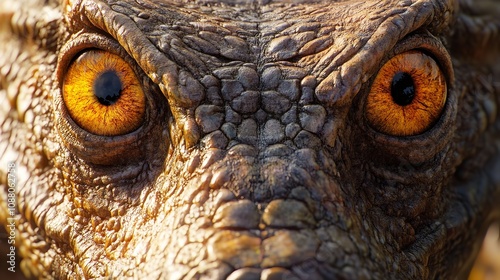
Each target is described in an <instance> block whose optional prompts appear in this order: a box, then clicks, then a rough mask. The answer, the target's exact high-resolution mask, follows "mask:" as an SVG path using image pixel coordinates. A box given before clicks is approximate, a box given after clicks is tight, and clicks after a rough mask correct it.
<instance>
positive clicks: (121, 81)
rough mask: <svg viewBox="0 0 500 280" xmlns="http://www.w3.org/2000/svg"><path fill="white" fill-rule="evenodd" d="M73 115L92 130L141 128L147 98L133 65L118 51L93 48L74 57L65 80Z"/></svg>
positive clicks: (113, 132)
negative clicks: (114, 52) (121, 56)
mask: <svg viewBox="0 0 500 280" xmlns="http://www.w3.org/2000/svg"><path fill="white" fill-rule="evenodd" d="M63 100H64V103H65V104H66V108H67V109H68V112H69V114H70V116H71V118H72V119H73V120H74V121H75V122H76V123H77V124H78V125H79V126H80V127H82V128H83V129H85V130H87V131H88V132H90V133H93V134H97V135H104V136H116V135H122V134H126V133H129V132H132V131H134V130H136V129H137V128H139V127H140V126H141V124H142V123H143V120H144V113H145V109H146V98H145V95H144V92H143V90H142V87H141V84H140V82H139V80H138V79H137V77H136V75H135V73H134V70H133V69H132V68H131V67H130V65H129V64H128V63H127V62H126V61H125V60H123V59H122V58H120V57H119V56H117V55H115V54H111V53H109V52H105V51H102V50H89V51H86V52H84V53H83V54H81V55H80V56H79V57H78V58H77V59H76V60H75V61H73V62H72V63H71V65H70V67H69V69H68V70H67V72H66V77H65V78H64V83H63Z"/></svg>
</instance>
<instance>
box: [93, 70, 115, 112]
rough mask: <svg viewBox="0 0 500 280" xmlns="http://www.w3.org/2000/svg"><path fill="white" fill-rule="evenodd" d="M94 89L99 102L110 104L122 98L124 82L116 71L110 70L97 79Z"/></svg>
mask: <svg viewBox="0 0 500 280" xmlns="http://www.w3.org/2000/svg"><path fill="white" fill-rule="evenodd" d="M93 90H94V95H95V96H96V97H97V100H99V103H101V104H102V105H106V106H109V105H112V104H115V103H116V101H118V99H119V98H120V96H121V91H122V82H121V80H120V77H118V75H117V74H116V72H115V71H113V70H108V71H106V72H104V73H102V74H101V75H99V77H98V78H97V79H95V82H94V86H93Z"/></svg>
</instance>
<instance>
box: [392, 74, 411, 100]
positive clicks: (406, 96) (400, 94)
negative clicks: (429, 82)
mask: <svg viewBox="0 0 500 280" xmlns="http://www.w3.org/2000/svg"><path fill="white" fill-rule="evenodd" d="M391 96H392V100H394V102H395V103H396V104H398V105H401V106H406V105H409V104H411V102H412V101H413V99H414V98H415V85H414V83H413V78H412V77H411V75H410V74H408V73H406V72H397V73H396V74H395V75H394V77H393V78H392V83H391Z"/></svg>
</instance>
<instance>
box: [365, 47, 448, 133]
mask: <svg viewBox="0 0 500 280" xmlns="http://www.w3.org/2000/svg"><path fill="white" fill-rule="evenodd" d="M446 94H447V89H446V81H445V78H444V75H443V73H442V72H441V70H440V68H439V66H438V65H437V63H436V61H434V59H432V58H431V57H430V56H428V55H426V54H424V53H422V52H419V51H409V52H405V53H402V54H399V55H396V56H394V57H393V58H391V59H390V60H389V61H388V62H387V63H385V64H384V66H382V68H381V69H380V71H379V72H378V74H377V76H376V77H375V80H374V81H373V84H372V87H371V90H370V93H369V95H368V97H367V106H366V117H367V119H368V122H369V123H370V125H371V126H372V127H373V128H374V129H375V130H377V131H379V132H382V133H385V134H389V135H393V136H412V135H418V134H421V133H423V132H425V131H426V130H428V129H429V128H431V127H432V125H433V124H434V123H435V122H436V121H437V120H438V118H439V117H440V116H441V112H442V111H443V108H444V105H445V102H446Z"/></svg>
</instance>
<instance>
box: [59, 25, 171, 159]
mask: <svg viewBox="0 0 500 280" xmlns="http://www.w3.org/2000/svg"><path fill="white" fill-rule="evenodd" d="M86 49H100V50H104V51H107V52H109V53H112V54H115V55H118V56H120V57H121V58H122V59H123V60H125V61H126V62H127V63H128V64H129V65H130V66H131V68H132V69H133V70H134V73H135V75H136V76H137V78H138V79H139V81H140V83H141V84H142V87H143V90H144V94H145V97H146V111H145V115H144V119H145V121H144V124H143V125H142V126H141V127H140V128H139V129H137V130H135V131H132V132H131V133H128V134H124V135H118V136H112V137H110V136H103V135H96V134H92V133H89V132H87V131H85V130H84V129H83V128H81V127H79V126H78V124H76V123H75V121H74V120H73V119H72V118H71V116H70V115H69V112H68V110H67V108H66V106H65V103H64V100H63V97H62V86H63V81H64V77H65V73H66V71H67V70H68V67H69V66H70V64H71V63H72V62H73V61H74V60H75V59H76V58H77V57H78V54H80V53H82V52H83V51H84V50H86ZM54 75H56V77H55V78H54V80H55V81H56V84H55V85H54V90H56V91H55V92H58V93H57V94H55V95H54V106H55V108H54V113H55V120H56V122H55V127H56V130H57V133H58V134H60V135H61V141H62V142H63V143H64V145H65V146H66V147H67V148H68V149H69V150H70V151H71V153H73V154H75V156H76V157H78V158H80V159H82V160H84V161H86V162H89V163H92V164H97V165H117V164H125V163H130V162H137V161H140V160H142V159H143V157H144V155H145V154H146V150H145V149H147V145H146V143H149V142H148V141H149V140H148V139H149V138H152V137H153V138H154V137H157V132H156V130H155V129H154V128H155V127H157V126H161V125H163V124H162V123H161V122H152V121H149V120H157V119H163V115H164V114H165V110H160V109H158V108H159V107H160V106H163V105H165V104H164V103H163V99H161V98H162V95H157V94H155V92H156V91H155V90H157V88H156V87H155V84H154V83H152V82H151V80H150V79H149V78H147V77H146V76H145V75H144V73H143V72H142V70H141V69H140V68H139V67H138V66H137V64H136V63H135V61H134V60H132V58H131V57H130V56H128V54H127V53H126V52H125V51H124V50H123V48H122V47H121V46H120V45H119V44H118V43H117V42H116V41H114V40H112V39H110V38H109V37H106V36H104V35H101V34H87V33H85V34H80V35H78V36H77V37H75V38H72V39H70V40H69V41H68V42H66V44H65V45H63V46H62V47H61V50H60V52H59V57H58V63H57V66H56V72H55V74H54ZM103 149H105V150H106V153H97V152H96V151H97V150H101V151H102V150H103Z"/></svg>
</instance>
